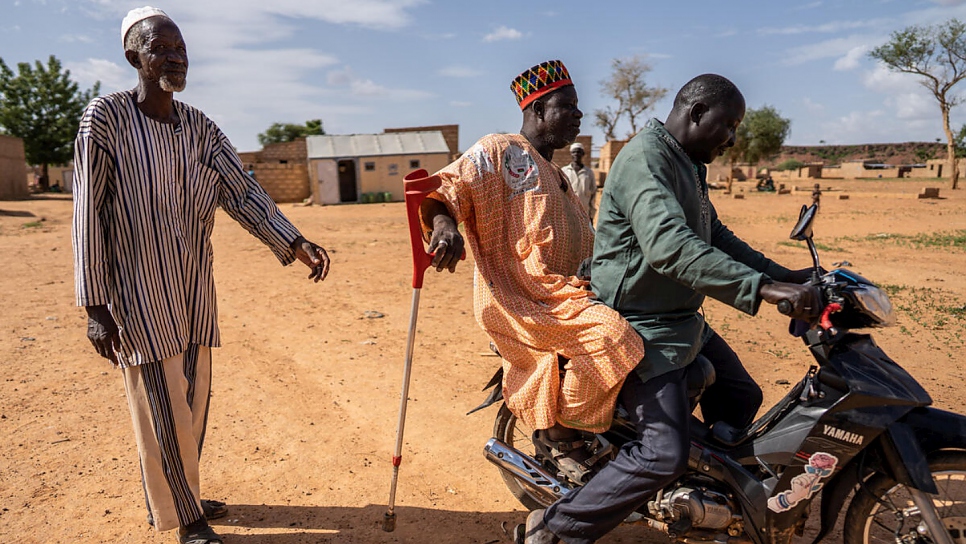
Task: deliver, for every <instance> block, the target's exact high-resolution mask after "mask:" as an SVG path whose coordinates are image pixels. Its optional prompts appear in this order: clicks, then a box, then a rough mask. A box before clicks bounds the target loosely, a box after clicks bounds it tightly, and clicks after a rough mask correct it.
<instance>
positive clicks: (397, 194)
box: [356, 153, 450, 201]
mask: <svg viewBox="0 0 966 544" xmlns="http://www.w3.org/2000/svg"><path fill="white" fill-rule="evenodd" d="M410 161H419V165H418V166H411V165H410ZM366 163H373V166H374V169H373V170H371V171H366ZM449 163H450V158H449V155H446V154H444V153H426V154H422V155H385V156H382V157H359V158H358V160H357V161H356V176H357V179H358V180H359V185H358V186H359V195H360V197H361V196H362V193H383V192H389V193H392V199H393V201H401V200H403V195H404V191H403V178H404V177H406V174H408V173H410V172H412V171H413V170H418V169H420V168H425V169H426V171H427V172H435V171H437V170H439V169H441V168H443V167H444V166H446V165H447V164H449Z"/></svg>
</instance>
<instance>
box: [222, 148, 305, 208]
mask: <svg viewBox="0 0 966 544" xmlns="http://www.w3.org/2000/svg"><path fill="white" fill-rule="evenodd" d="M238 156H239V157H240V158H241V160H242V165H243V166H244V167H245V170H246V171H247V170H249V169H251V170H254V171H255V180H256V181H258V183H259V184H260V185H261V186H262V187H264V188H265V191H266V192H267V193H268V195H269V196H271V197H272V199H273V200H275V202H300V201H302V200H305V199H306V198H308V197H309V196H310V195H311V191H310V190H309V172H308V159H307V157H308V155H307V153H306V149H305V138H299V139H297V140H294V141H291V142H282V143H277V144H269V145H267V146H265V147H264V148H263V149H262V150H261V151H251V152H245V153H239V154H238Z"/></svg>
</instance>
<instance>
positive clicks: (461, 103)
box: [449, 100, 473, 108]
mask: <svg viewBox="0 0 966 544" xmlns="http://www.w3.org/2000/svg"><path fill="white" fill-rule="evenodd" d="M449 105H450V106H453V107H454V108H468V107H470V106H472V105H473V103H472V102H466V101H463V100H453V101H452V102H450V103H449Z"/></svg>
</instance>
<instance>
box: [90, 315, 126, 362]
mask: <svg viewBox="0 0 966 544" xmlns="http://www.w3.org/2000/svg"><path fill="white" fill-rule="evenodd" d="M87 339H88V340H90V341H91V345H93V346H94V349H96V350H97V353H98V354H99V355H100V356H101V357H103V358H105V359H108V360H110V361H111V362H112V363H114V364H117V355H115V354H114V352H115V351H116V350H119V349H121V334H120V332H119V331H118V329H117V323H115V322H114V316H112V315H111V311H110V310H109V309H108V308H107V306H104V305H101V306H88V307H87Z"/></svg>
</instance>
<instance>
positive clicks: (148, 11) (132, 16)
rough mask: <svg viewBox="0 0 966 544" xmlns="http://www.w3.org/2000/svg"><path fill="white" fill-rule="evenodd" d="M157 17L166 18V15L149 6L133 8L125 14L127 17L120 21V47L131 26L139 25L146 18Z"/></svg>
mask: <svg viewBox="0 0 966 544" xmlns="http://www.w3.org/2000/svg"><path fill="white" fill-rule="evenodd" d="M158 15H160V16H162V17H168V14H167V13H165V12H163V11H161V10H160V9H158V8H153V7H151V6H144V7H143V8H134V9H132V10H131V11H129V12H127V15H125V16H124V20H123V21H121V45H124V39H125V38H127V32H128V31H129V30H131V27H132V26H134V25H136V24H138V23H140V22H141V21H143V20H145V19H147V18H148V17H156V16H158ZM168 19H170V17H168Z"/></svg>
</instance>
